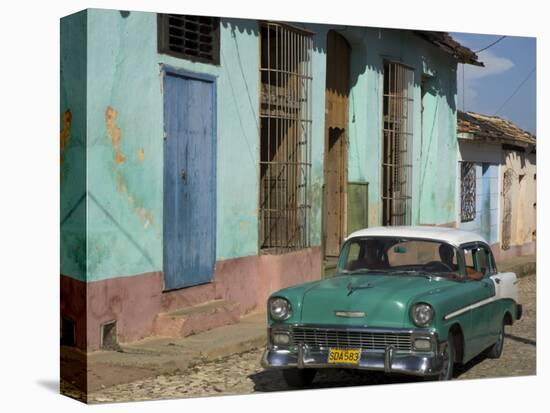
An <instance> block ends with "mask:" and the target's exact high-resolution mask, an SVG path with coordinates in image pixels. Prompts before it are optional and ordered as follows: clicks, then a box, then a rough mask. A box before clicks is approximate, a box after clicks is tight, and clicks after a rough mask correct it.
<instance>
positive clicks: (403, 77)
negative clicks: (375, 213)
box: [382, 62, 414, 225]
mask: <svg viewBox="0 0 550 413" xmlns="http://www.w3.org/2000/svg"><path fill="white" fill-rule="evenodd" d="M413 82H414V71H413V70H412V69H410V68H409V67H407V66H404V65H402V64H400V63H394V62H385V63H384V92H383V131H382V135H383V137H382V139H383V159H382V224H383V225H410V224H411V207H412V205H411V200H412V136H413V106H414V95H413V87H414V83H413Z"/></svg>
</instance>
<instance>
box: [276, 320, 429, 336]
mask: <svg viewBox="0 0 550 413" xmlns="http://www.w3.org/2000/svg"><path fill="white" fill-rule="evenodd" d="M295 327H299V328H312V329H317V330H328V331H330V330H339V331H349V332H353V331H357V332H366V333H389V334H391V333H396V334H404V333H408V334H417V335H422V334H424V335H429V336H431V335H433V334H435V332H434V331H433V330H432V329H430V328H383V327H369V326H366V325H363V326H342V325H340V324H303V323H295V324H288V323H273V324H272V325H271V326H270V328H272V329H287V330H288V329H292V328H295Z"/></svg>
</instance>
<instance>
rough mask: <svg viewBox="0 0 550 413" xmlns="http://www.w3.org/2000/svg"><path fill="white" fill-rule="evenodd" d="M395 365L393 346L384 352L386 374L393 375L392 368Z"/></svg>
mask: <svg viewBox="0 0 550 413" xmlns="http://www.w3.org/2000/svg"><path fill="white" fill-rule="evenodd" d="M392 363H393V346H388V347H386V351H385V352H384V372H385V373H391V366H392Z"/></svg>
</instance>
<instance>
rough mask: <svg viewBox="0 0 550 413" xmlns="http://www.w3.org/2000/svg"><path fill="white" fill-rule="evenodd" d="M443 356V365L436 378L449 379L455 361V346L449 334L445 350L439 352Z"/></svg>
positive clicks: (451, 376) (451, 375)
mask: <svg viewBox="0 0 550 413" xmlns="http://www.w3.org/2000/svg"><path fill="white" fill-rule="evenodd" d="M441 355H442V357H443V367H442V369H441V373H439V376H438V380H441V381H443V380H451V379H452V378H453V367H454V361H455V346H454V338H453V336H449V340H448V341H447V345H446V346H445V350H443V353H442V354H441Z"/></svg>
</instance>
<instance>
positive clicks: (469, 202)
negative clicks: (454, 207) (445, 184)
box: [460, 162, 476, 222]
mask: <svg viewBox="0 0 550 413" xmlns="http://www.w3.org/2000/svg"><path fill="white" fill-rule="evenodd" d="M475 218H476V168H475V164H474V163H473V162H461V165H460V221H461V222H468V221H473V220H474V219H475Z"/></svg>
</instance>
